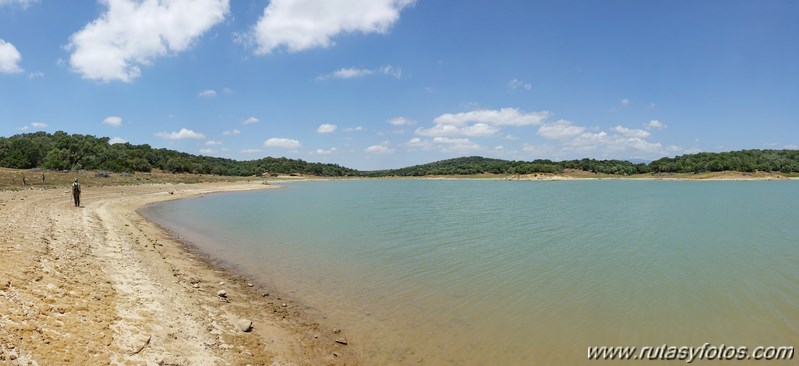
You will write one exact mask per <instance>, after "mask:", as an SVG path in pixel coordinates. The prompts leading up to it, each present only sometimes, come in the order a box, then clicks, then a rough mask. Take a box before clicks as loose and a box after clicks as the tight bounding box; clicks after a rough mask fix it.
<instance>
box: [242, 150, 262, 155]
mask: <svg viewBox="0 0 799 366" xmlns="http://www.w3.org/2000/svg"><path fill="white" fill-rule="evenodd" d="M239 152H240V153H242V154H257V153H259V152H261V149H241V150H240V151H239Z"/></svg>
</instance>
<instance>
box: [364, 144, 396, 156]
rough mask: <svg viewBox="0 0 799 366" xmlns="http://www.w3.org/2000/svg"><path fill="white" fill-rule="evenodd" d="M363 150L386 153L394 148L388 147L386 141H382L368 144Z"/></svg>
mask: <svg viewBox="0 0 799 366" xmlns="http://www.w3.org/2000/svg"><path fill="white" fill-rule="evenodd" d="M364 151H365V152H368V153H373V154H388V153H392V152H394V150H393V149H392V148H391V147H389V142H388V141H383V142H382V143H381V144H380V145H372V146H369V147H367V148H366V150H364Z"/></svg>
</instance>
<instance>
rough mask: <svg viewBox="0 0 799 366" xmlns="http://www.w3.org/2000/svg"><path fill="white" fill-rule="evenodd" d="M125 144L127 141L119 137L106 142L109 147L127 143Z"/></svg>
mask: <svg viewBox="0 0 799 366" xmlns="http://www.w3.org/2000/svg"><path fill="white" fill-rule="evenodd" d="M127 142H128V140H125V139H123V138H121V137H112V138H111V139H110V140H108V144H109V145H113V144H124V143H127Z"/></svg>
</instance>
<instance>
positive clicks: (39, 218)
mask: <svg viewBox="0 0 799 366" xmlns="http://www.w3.org/2000/svg"><path fill="white" fill-rule="evenodd" d="M271 187H273V186H265V185H262V184H257V183H211V184H192V185H182V184H178V185H139V186H117V187H101V188H85V189H84V192H83V195H82V203H83V205H84V206H83V207H81V208H75V207H73V205H72V202H71V197H70V193H69V190H68V188H63V189H50V190H24V191H18V192H1V193H0V222H2V227H0V364H11V365H17V364H19V365H61V364H75V365H107V364H134V365H246V364H252V365H326V364H328V365H352V364H360V362H358V360H357V354H356V352H355V351H354V350H352V349H351V348H350V346H347V345H342V344H340V343H336V339H337V338H340V337H341V333H338V332H336V333H334V332H333V330H332V329H326V328H324V327H322V326H320V325H319V324H317V323H314V322H313V321H310V320H308V319H307V317H306V316H305V315H304V314H303V313H302V312H301V311H300V306H299V305H295V304H294V302H293V301H291V300H290V299H286V298H283V299H278V298H276V295H275V294H274V292H272V294H270V295H266V296H265V294H266V293H269V292H270V289H268V288H266V287H263V286H262V285H259V284H251V283H248V281H247V280H246V279H244V278H240V277H238V276H236V275H234V274H231V273H229V272H227V271H224V270H221V269H220V268H218V267H215V266H213V265H210V264H209V262H208V261H207V260H205V259H204V258H203V257H202V255H199V254H196V253H194V252H192V251H191V250H188V249H187V248H186V246H185V245H184V244H182V243H180V242H178V241H176V240H174V239H173V238H172V237H170V236H169V235H168V234H167V233H166V232H165V231H163V230H162V229H161V228H159V227H158V226H157V225H155V224H153V223H150V222H149V221H146V220H144V219H143V218H142V217H141V216H139V215H138V214H137V213H136V209H137V208H139V207H141V206H143V205H145V204H148V203H153V202H158V201H163V200H169V199H176V198H185V197H190V196H194V195H200V194H206V193H210V192H221V191H238V190H252V189H268V188H271ZM222 292H224V294H223V295H224V296H220V294H222ZM284 303H286V305H283V304H284ZM250 324H251V326H250Z"/></svg>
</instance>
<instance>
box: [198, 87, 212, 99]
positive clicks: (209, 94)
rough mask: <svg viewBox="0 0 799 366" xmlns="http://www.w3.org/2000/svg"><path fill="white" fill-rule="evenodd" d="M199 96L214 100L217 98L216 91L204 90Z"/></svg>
mask: <svg viewBox="0 0 799 366" xmlns="http://www.w3.org/2000/svg"><path fill="white" fill-rule="evenodd" d="M197 96H199V97H203V98H213V97H215V96H216V90H214V89H208V90H203V91H201V92H200V93H198V94H197Z"/></svg>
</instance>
